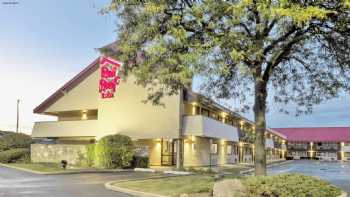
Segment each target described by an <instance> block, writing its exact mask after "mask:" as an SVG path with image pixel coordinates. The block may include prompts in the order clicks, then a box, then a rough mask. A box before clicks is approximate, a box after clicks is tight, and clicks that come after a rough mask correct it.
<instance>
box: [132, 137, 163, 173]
mask: <svg viewBox="0 0 350 197" xmlns="http://www.w3.org/2000/svg"><path fill="white" fill-rule="evenodd" d="M134 145H135V146H136V147H137V146H146V147H147V148H148V151H149V152H148V154H149V155H148V156H149V165H151V166H159V165H160V164H161V158H160V157H161V143H160V141H159V140H153V139H152V140H137V141H134Z"/></svg>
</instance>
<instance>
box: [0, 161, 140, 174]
mask: <svg viewBox="0 0 350 197" xmlns="http://www.w3.org/2000/svg"><path fill="white" fill-rule="evenodd" d="M0 166H3V167H6V168H12V169H16V170H21V171H24V172H29V173H33V174H40V175H68V174H82V173H112V172H134V170H133V169H127V170H123V169H116V170H74V171H69V170H68V171H62V172H40V171H36V170H30V169H26V168H21V167H17V166H12V165H8V164H3V163H0Z"/></svg>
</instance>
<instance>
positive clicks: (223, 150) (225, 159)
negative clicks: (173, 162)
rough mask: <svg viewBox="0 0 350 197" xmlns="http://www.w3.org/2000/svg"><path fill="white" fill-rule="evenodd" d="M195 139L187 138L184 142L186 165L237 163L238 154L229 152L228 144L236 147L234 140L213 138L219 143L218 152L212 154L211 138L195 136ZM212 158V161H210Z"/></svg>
mask: <svg viewBox="0 0 350 197" xmlns="http://www.w3.org/2000/svg"><path fill="white" fill-rule="evenodd" d="M193 139H194V140H193V141H192V140H185V144H184V166H186V167H190V166H193V167H196V166H209V165H223V164H232V163H235V161H236V159H238V156H237V155H235V154H231V155H228V154H227V145H231V147H232V149H233V148H234V146H233V142H229V141H222V140H217V139H213V140H212V143H215V144H217V145H218V146H217V148H218V150H217V154H211V155H210V147H211V145H210V138H205V137H194V138H193ZM210 159H211V162H210Z"/></svg>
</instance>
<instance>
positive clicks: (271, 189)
mask: <svg viewBox="0 0 350 197" xmlns="http://www.w3.org/2000/svg"><path fill="white" fill-rule="evenodd" d="M242 184H243V185H244V187H245V192H244V195H243V196H245V197H255V196H265V197H274V196H279V197H287V196H288V197H289V196H295V197H299V196H300V197H336V196H339V195H340V194H341V191H340V189H339V188H337V187H335V186H332V185H331V184H329V183H328V182H326V181H322V180H320V179H317V178H313V177H310V176H305V175H301V174H280V175H273V176H259V177H249V178H245V179H242Z"/></svg>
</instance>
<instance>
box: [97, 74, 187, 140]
mask: <svg viewBox="0 0 350 197" xmlns="http://www.w3.org/2000/svg"><path fill="white" fill-rule="evenodd" d="M146 98H147V90H146V89H145V88H144V87H142V86H138V85H136V84H135V81H134V78H133V77H129V78H128V80H127V81H122V82H121V83H120V84H119V85H118V87H117V90H116V93H115V95H114V98H111V99H99V105H98V110H99V111H98V120H99V133H97V138H100V137H102V136H104V135H107V134H115V133H120V134H124V135H128V136H130V137H132V138H133V139H156V138H178V137H179V130H180V96H179V95H175V96H171V97H164V98H163V99H162V102H163V103H164V106H160V105H157V106H154V105H152V104H151V103H144V102H142V101H143V100H145V99H146Z"/></svg>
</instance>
